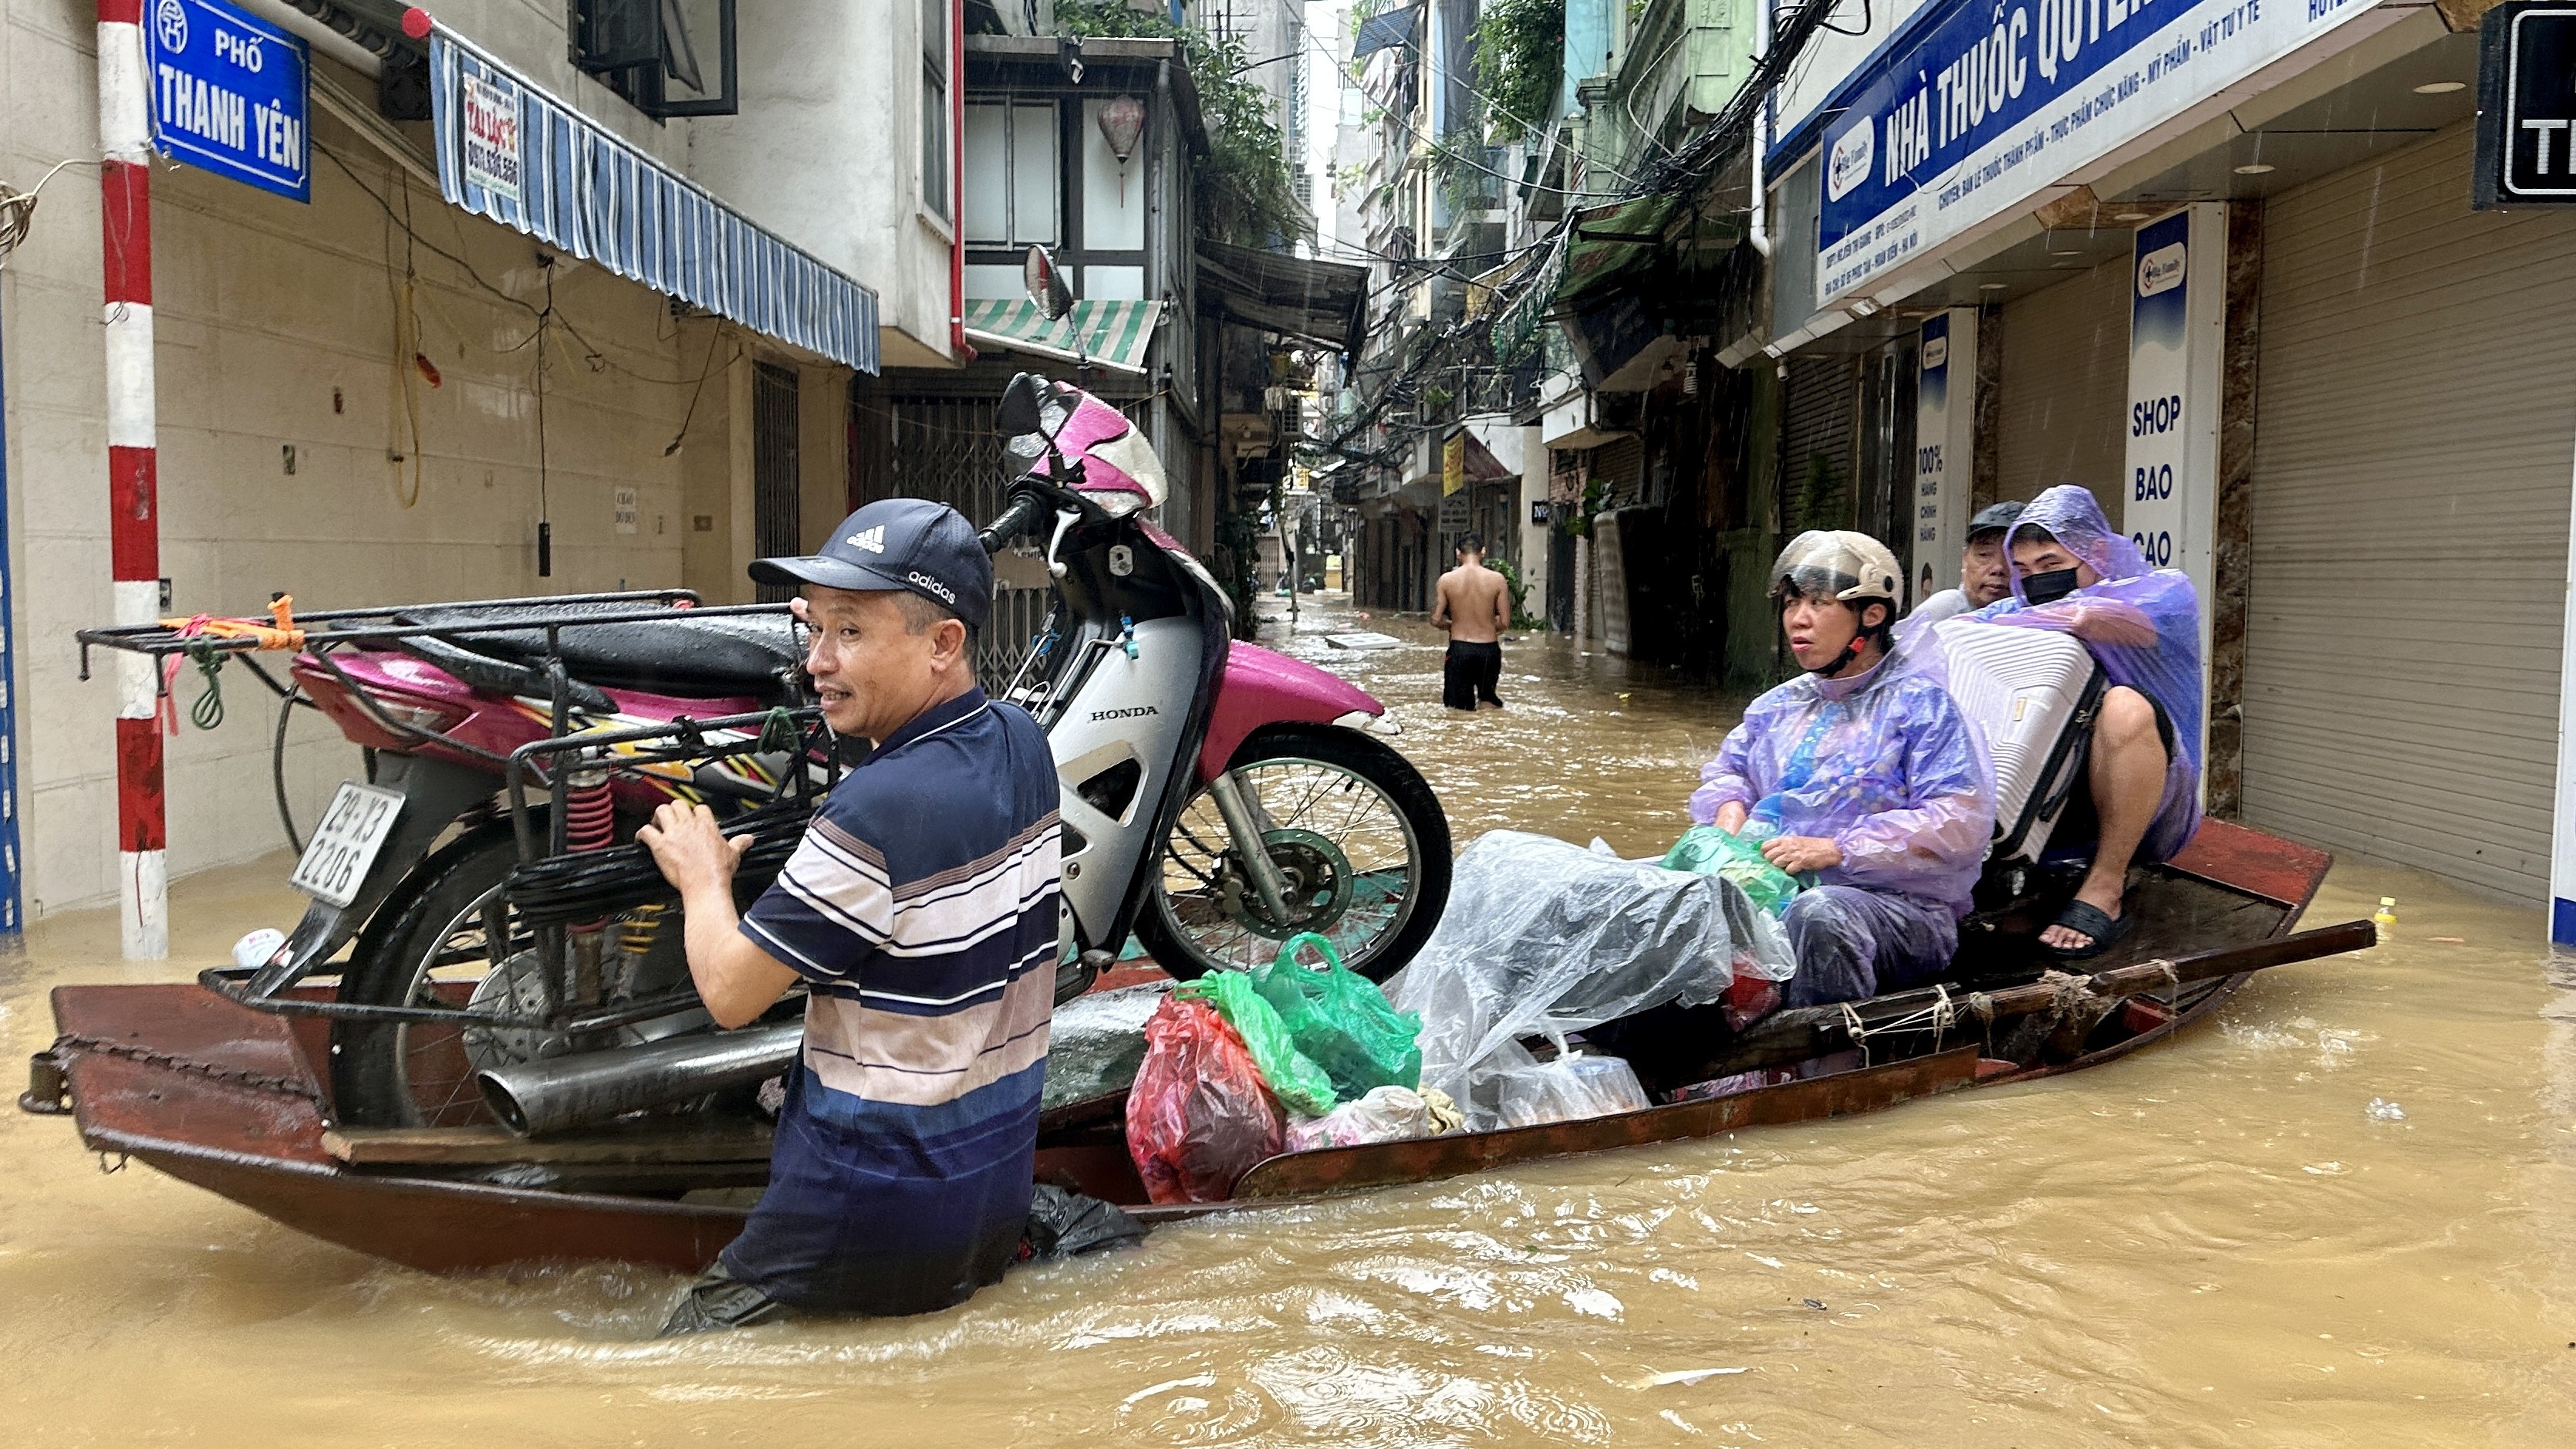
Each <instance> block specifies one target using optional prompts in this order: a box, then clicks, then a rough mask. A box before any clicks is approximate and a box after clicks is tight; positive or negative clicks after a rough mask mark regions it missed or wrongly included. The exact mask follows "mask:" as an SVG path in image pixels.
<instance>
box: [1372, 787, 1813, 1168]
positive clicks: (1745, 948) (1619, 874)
mask: <svg viewBox="0 0 2576 1449" xmlns="http://www.w3.org/2000/svg"><path fill="white" fill-rule="evenodd" d="M1795 971H1796V958H1795V957H1794V956H1792V955H1791V953H1790V950H1789V938H1788V934H1787V932H1786V931H1785V930H1784V929H1783V928H1782V927H1781V924H1780V922H1779V919H1778V918H1777V917H1775V916H1773V915H1772V914H1771V913H1770V912H1769V911H1766V910H1763V909H1762V908H1760V907H1759V906H1756V905H1755V904H1754V903H1753V898H1752V897H1751V896H1748V895H1746V894H1745V893H1744V890H1743V888H1742V887H1740V886H1738V885H1736V884H1735V883H1734V882H1732V881H1729V880H1727V879H1726V878H1725V877H1723V876H1714V875H1694V874H1687V873H1684V872H1679V871H1669V870H1665V869H1663V868H1662V867H1661V866H1658V865H1656V864H1654V863H1653V862H1651V861H1647V862H1638V861H1625V860H1620V859H1618V858H1616V857H1614V856H1606V855H1596V854H1594V853H1593V852H1591V851H1589V850H1586V849H1584V848H1583V847H1582V846H1579V845H1572V844H1569V843H1567V842H1565V841H1562V840H1551V839H1549V838H1547V837H1546V836H1542V835H1524V834H1521V833H1519V832H1517V831H1509V830H1497V831H1494V832H1492V833H1491V834H1488V835H1485V836H1483V837H1482V838H1480V839H1478V840H1477V841H1476V842H1475V843H1474V844H1473V845H1470V846H1468V847H1467V850H1466V853H1465V854H1463V855H1461V856H1459V857H1458V862H1457V865H1456V866H1455V867H1454V868H1453V873H1452V876H1451V884H1450V888H1449V906H1448V909H1447V910H1446V911H1444V912H1443V913H1442V914H1441V917H1440V924H1439V927H1438V928H1437V929H1435V930H1434V931H1433V932H1432V933H1431V939H1430V940H1429V941H1427V942H1425V943H1424V944H1423V947H1422V950H1421V952H1420V953H1419V954H1418V955H1416V956H1415V957H1414V959H1413V962H1412V964H1411V965H1409V966H1407V967H1405V969H1404V971H1403V973H1402V974H1401V975H1399V976H1397V977H1396V978H1395V979H1394V980H1393V981H1392V982H1390V983H1389V984H1388V992H1387V994H1388V996H1389V997H1390V998H1391V999H1392V1000H1393V1001H1394V1004H1395V1005H1396V1006H1398V1007H1400V1008H1402V1009H1404V1010H1407V1011H1412V1012H1417V1013H1419V1014H1420V1016H1421V1018H1422V1035H1421V1038H1420V1042H1421V1049H1422V1079H1421V1080H1422V1083H1423V1085H1425V1086H1429V1087H1437V1088H1439V1089H1440V1090H1441V1091H1443V1092H1446V1093H1448V1094H1449V1095H1450V1096H1452V1097H1454V1098H1456V1099H1457V1101H1458V1104H1459V1106H1460V1107H1462V1108H1464V1109H1465V1111H1466V1113H1467V1122H1468V1125H1469V1126H1471V1127H1474V1128H1477V1129H1480V1130H1481V1129H1485V1128H1490V1127H1493V1126H1496V1125H1498V1124H1499V1123H1500V1121H1501V1120H1502V1119H1501V1116H1500V1108H1499V1103H1498V1100H1497V1098H1496V1096H1495V1094H1494V1093H1493V1091H1492V1090H1490V1083H1489V1082H1488V1081H1487V1080H1486V1079H1488V1078H1490V1077H1491V1076H1492V1075H1493V1074H1494V1073H1496V1072H1498V1071H1501V1070H1503V1069H1506V1068H1511V1067H1518V1066H1528V1065H1532V1064H1533V1059H1532V1058H1531V1057H1530V1055H1529V1054H1528V1053H1527V1052H1526V1051H1524V1050H1522V1049H1521V1048H1520V1047H1519V1046H1518V1045H1517V1042H1516V1039H1517V1038H1521V1037H1529V1036H1564V1035H1567V1034H1570V1033H1573V1032H1578V1031H1581V1030H1583V1029H1584V1028H1586V1027H1590V1026H1598V1025H1600V1024H1601V1023H1602V1022H1605V1021H1615V1020H1617V1019H1618V1018H1620V1017H1624V1016H1634V1015H1636V1014H1637V1013H1638V1012H1641V1011H1644V1010H1647V1009H1648V1008H1650V1007H1656V1006H1662V1005H1665V1004H1666V1003H1668V1002H1671V1003H1679V1004H1681V1005H1683V1006H1706V1005H1708V1004H1709V1003H1710V1002H1713V1001H1716V1000H1718V999H1719V998H1720V997H1722V996H1723V995H1724V994H1725V992H1726V989H1727V987H1728V986H1729V985H1730V984H1731V983H1732V982H1733V981H1734V980H1735V978H1736V976H1737V975H1738V974H1739V973H1741V974H1746V975H1752V976H1758V977H1760V978H1762V979H1764V980H1768V981H1786V980H1788V979H1789V977H1790V976H1791V975H1792V974H1794V972H1795Z"/></svg>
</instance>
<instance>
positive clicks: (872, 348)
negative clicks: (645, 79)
mask: <svg viewBox="0 0 2576 1449" xmlns="http://www.w3.org/2000/svg"><path fill="white" fill-rule="evenodd" d="M429 72H430V80H431V84H430V125H431V128H432V130H434V131H435V132H436V134H437V137H438V190H439V194H440V195H442V196H444V197H446V198H447V200H448V201H450V202H452V203H454V204H455V205H457V206H461V207H463V208H465V209H466V210H467V211H470V212H473V213H474V214H476V215H477V216H485V217H489V218H491V219H492V220H494V221H497V222H499V223H501V224H502V225H503V226H507V227H512V228H515V229H516V230H519V231H523V232H526V233H527V234H528V235H530V236H532V237H535V238H537V239H538V240H540V241H544V242H550V243H552V244H554V245H555V246H558V247H561V248H562V249H563V250H565V251H566V252H569V253H571V254H572V255H574V256H577V257H582V258H586V259H588V260H590V261H594V262H597V263H598V264H599V265H601V266H603V267H606V268H607V269H608V270H610V271H612V272H615V273H617V274H618V275H619V276H621V277H628V278H631V279H633V280H635V281H638V282H641V283H643V284H644V285H645V286H648V287H651V288H652V289H653V290H655V291H657V292H662V293H666V294H668V295H670V296H673V297H677V298H679V299H680V300H682V301H684V302H690V303H694V304H696V305H697V306H700V307H704V308H706V309H707V310H708V311H710V312H713V313H715V314H717V315H718V316H721V317H730V318H732V319H733V320H734V321H736V322H739V323H741V324H742V325H743V326H745V327H748V328H750V329H752V330H753V331H755V332H759V333H762V334H764V335H766V336H770V337H774V338H777V339H778V340H779V341H781V342H785V343H789V344H791V345H793V346H797V347H802V348H804V349H805V350H806V351H808V352H813V353H818V354H820V355H822V356H824V357H828V358H830V359H832V360H833V361H835V362H840V363H846V364H847V365H849V366H851V367H855V368H857V369H858V370H859V371H861V372H868V373H873V372H875V371H876V370H877V295H876V293H875V292H873V291H870V290H869V289H868V288H867V287H865V286H863V285H861V284H860V283H858V282H856V281H853V280H852V279H850V278H849V277H846V276H844V275H842V274H841V273H839V272H837V271H834V270H833V269H832V268H830V267H827V266H825V265H824V264H823V263H821V262H819V261H817V260H815V259H814V258H813V257H812V256H809V255H807V254H806V253H805V252H804V251H803V250H801V249H799V248H797V247H796V246H794V245H792V244H790V243H788V242H787V241H785V240H783V239H781V238H780V237H778V236H776V235H774V234H772V233H770V232H767V231H764V230H762V229H761V228H760V227H758V226H755V225H753V224H752V223H751V222H750V221H749V220H748V219H746V218H745V217H744V216H743V215H742V213H740V212H738V211H735V210H734V209H733V208H731V207H729V206H727V205H725V204H724V203H723V202H721V201H718V200H717V199H716V198H715V197H714V196H712V195H709V194H708V192H707V190H706V188H704V187H702V186H699V185H698V184H697V183H695V182H693V181H690V180H688V179H687V178H686V177H683V176H681V175H680V174H679V173H678V172H676V171H673V170H671V169H670V168H669V167H667V166H665V165H663V164H662V163H661V162H659V161H656V160H654V159H653V158H652V157H650V156H648V155H646V154H644V153H643V152H642V151H639V150H637V149H636V148H635V147H634V146H633V145H632V144H630V143H629V142H627V141H625V140H623V139H621V138H619V137H617V136H615V135H612V134H611V133H609V132H608V131H607V130H606V129H604V128H603V127H601V126H600V125H599V124H598V123H597V122H595V121H592V120H590V119H589V118H587V117H585V116H583V115H582V114H581V113H580V112H579V111H576V110H574V109H573V108H572V107H570V106H568V105H565V104H564V103H563V102H562V101H559V100H557V99H555V98H554V97H553V96H551V95H548V94H547V93H546V92H545V91H543V90H540V89H539V88H538V87H537V86H536V85H535V84H534V83H533V82H531V81H529V80H528V79H527V78H526V77H524V76H521V75H519V74H518V73H517V72H515V71H513V70H511V69H510V68H509V67H508V66H505V65H503V64H502V63H501V62H499V61H497V60H494V59H493V58H492V57H491V56H489V55H487V54H485V53H484V52H483V51H481V50H479V49H476V48H475V47H474V46H473V45H472V44H470V43H469V42H467V41H464V40H460V39H458V38H457V37H456V35H455V34H453V33H452V32H450V31H449V30H447V29H446V28H445V27H443V26H442V27H440V28H438V29H436V30H433V31H432V32H431V34H430V40H429Z"/></svg>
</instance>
